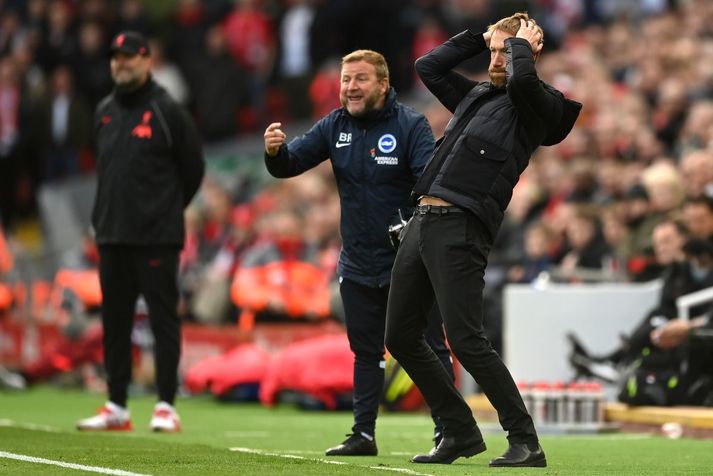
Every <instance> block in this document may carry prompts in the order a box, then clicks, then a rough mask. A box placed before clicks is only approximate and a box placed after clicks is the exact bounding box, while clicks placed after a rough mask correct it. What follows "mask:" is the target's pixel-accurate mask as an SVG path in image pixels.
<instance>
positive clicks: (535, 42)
mask: <svg viewBox="0 0 713 476" xmlns="http://www.w3.org/2000/svg"><path fill="white" fill-rule="evenodd" d="M515 38H523V39H525V40H527V41H528V42H529V43H530V47H531V48H532V54H533V55H537V54H539V53H540V51H542V46H543V43H542V31H541V30H540V29H539V28H538V27H537V25H535V22H534V21H533V20H529V21H525V20H522V19H521V20H520V29H519V30H517V35H515Z"/></svg>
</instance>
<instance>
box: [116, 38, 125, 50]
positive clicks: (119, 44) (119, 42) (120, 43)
mask: <svg viewBox="0 0 713 476" xmlns="http://www.w3.org/2000/svg"><path fill="white" fill-rule="evenodd" d="M123 44H124V35H119V36H117V37H116V46H118V47H121V45H123Z"/></svg>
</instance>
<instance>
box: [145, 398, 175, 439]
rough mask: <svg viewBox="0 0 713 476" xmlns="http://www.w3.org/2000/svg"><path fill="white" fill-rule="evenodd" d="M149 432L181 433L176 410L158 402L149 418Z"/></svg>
mask: <svg viewBox="0 0 713 476" xmlns="http://www.w3.org/2000/svg"><path fill="white" fill-rule="evenodd" d="M151 430H152V431H161V432H165V433H176V432H179V431H181V418H180V417H179V416H178V413H176V409H175V408H173V406H172V405H170V404H168V403H166V402H158V403H157V404H156V406H155V407H154V409H153V416H152V417H151Z"/></svg>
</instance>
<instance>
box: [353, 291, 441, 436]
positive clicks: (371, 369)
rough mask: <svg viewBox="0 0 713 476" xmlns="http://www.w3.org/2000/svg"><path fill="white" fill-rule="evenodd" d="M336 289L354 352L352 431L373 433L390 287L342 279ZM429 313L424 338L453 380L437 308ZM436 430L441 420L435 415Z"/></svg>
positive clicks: (379, 391)
mask: <svg viewBox="0 0 713 476" xmlns="http://www.w3.org/2000/svg"><path fill="white" fill-rule="evenodd" d="M339 291H340V294H341V296H342V303H343V304H344V314H345V318H346V326H347V337H348V338H349V346H350V348H351V350H352V352H353V353H354V399H353V404H354V426H353V427H352V431H353V432H354V433H361V432H364V433H366V434H368V435H374V433H375V426H376V415H377V412H378V410H379V399H380V397H381V393H382V390H383V388H384V365H385V361H384V327H385V323H386V302H387V299H388V296H389V288H388V287H385V288H372V287H369V286H364V285H362V284H358V283H356V282H354V281H350V280H348V279H342V280H341V283H340V285H339ZM425 312H427V313H428V318H427V322H428V325H427V329H426V339H427V341H428V343H429V345H430V348H432V349H433V352H434V353H435V355H436V356H437V359H439V365H442V366H443V367H444V369H445V372H446V373H447V374H448V378H449V379H450V380H451V382H452V381H453V363H452V362H451V354H450V352H449V350H448V347H446V344H445V338H444V334H443V325H442V322H441V317H440V314H439V313H438V309H434V306H433V305H431V307H430V308H429V309H428V310H427V311H425ZM434 421H435V423H436V431H440V430H441V428H440V423H439V421H438V420H437V419H436V418H434Z"/></svg>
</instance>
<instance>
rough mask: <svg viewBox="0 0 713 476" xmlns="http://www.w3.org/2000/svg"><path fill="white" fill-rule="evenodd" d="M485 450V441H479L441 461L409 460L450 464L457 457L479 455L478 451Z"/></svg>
mask: <svg viewBox="0 0 713 476" xmlns="http://www.w3.org/2000/svg"><path fill="white" fill-rule="evenodd" d="M485 450H486V448H485V442H481V443H479V444H477V445H475V446H470V447H468V448H465V449H463V450H461V452H460V453H458V454H456V455H454V456H453V457H452V458H448V459H444V460H441V461H414V460H413V459H412V460H411V462H412V463H417V464H451V463H452V462H454V461H455V460H457V459H458V458H470V457H471V456H475V455H479V454H480V453H482V452H484V451H485Z"/></svg>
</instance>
